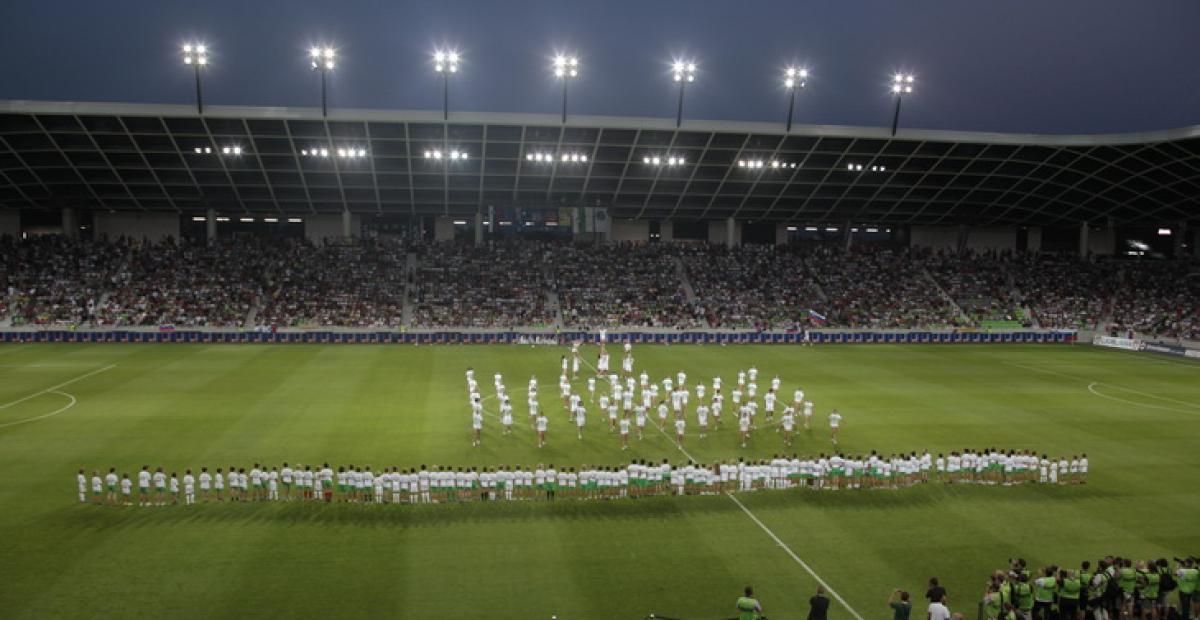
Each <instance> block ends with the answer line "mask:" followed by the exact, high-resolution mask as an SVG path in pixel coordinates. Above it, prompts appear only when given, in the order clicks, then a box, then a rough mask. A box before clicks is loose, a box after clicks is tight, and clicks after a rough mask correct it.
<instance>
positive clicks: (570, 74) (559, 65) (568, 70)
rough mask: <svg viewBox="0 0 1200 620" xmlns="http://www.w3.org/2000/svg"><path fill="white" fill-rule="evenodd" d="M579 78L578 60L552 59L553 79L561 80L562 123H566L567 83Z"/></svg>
mask: <svg viewBox="0 0 1200 620" xmlns="http://www.w3.org/2000/svg"><path fill="white" fill-rule="evenodd" d="M578 76H579V59H578V58H576V57H575V56H563V55H562V54H559V55H557V56H555V57H554V77H556V78H558V79H560V80H562V122H563V124H566V122H567V82H569V81H571V79H572V78H575V77H578Z"/></svg>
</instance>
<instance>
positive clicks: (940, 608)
mask: <svg viewBox="0 0 1200 620" xmlns="http://www.w3.org/2000/svg"><path fill="white" fill-rule="evenodd" d="M926 615H927V617H928V620H950V608H949V607H946V598H945V597H942V600H940V601H934V602H932V603H930V604H929V609H928V612H927V614H926Z"/></svg>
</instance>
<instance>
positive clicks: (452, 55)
mask: <svg viewBox="0 0 1200 620" xmlns="http://www.w3.org/2000/svg"><path fill="white" fill-rule="evenodd" d="M433 70H434V71H437V72H438V73H458V52H457V51H455V50H449V51H441V50H439V51H437V52H434V54H433Z"/></svg>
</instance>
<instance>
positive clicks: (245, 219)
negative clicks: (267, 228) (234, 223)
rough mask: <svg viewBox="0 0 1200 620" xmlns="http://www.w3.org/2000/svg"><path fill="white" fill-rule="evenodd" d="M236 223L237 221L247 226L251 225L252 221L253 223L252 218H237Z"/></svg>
mask: <svg viewBox="0 0 1200 620" xmlns="http://www.w3.org/2000/svg"><path fill="white" fill-rule="evenodd" d="M238 221H239V222H245V223H247V224H249V223H251V222H253V221H254V218H252V217H239V218H238Z"/></svg>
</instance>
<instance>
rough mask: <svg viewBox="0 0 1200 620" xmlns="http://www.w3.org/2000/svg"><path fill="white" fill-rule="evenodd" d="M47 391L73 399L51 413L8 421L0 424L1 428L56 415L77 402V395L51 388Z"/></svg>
mask: <svg viewBox="0 0 1200 620" xmlns="http://www.w3.org/2000/svg"><path fill="white" fill-rule="evenodd" d="M46 393H47V394H58V395H59V396H66V397H67V398H69V399H71V402H69V403H67V405H66V406H65V407H62V408H59V409H55V410H54V411H51V412H50V413H44V414H42V415H39V416H34V417H32V418H26V419H24V420H17V421H16V422H7V423H5V424H0V428H8V427H9V426H16V425H18V424H27V423H29V422H36V421H38V420H43V419H45V418H49V417H52V416H56V415H58V414H60V413H62V412H64V411H66V410H67V409H70V408H71V407H74V406H75V402H76V401H75V397H74V396H72V395H70V394H68V393H66V392H59V391H58V390H50V391H49V392H46Z"/></svg>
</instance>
